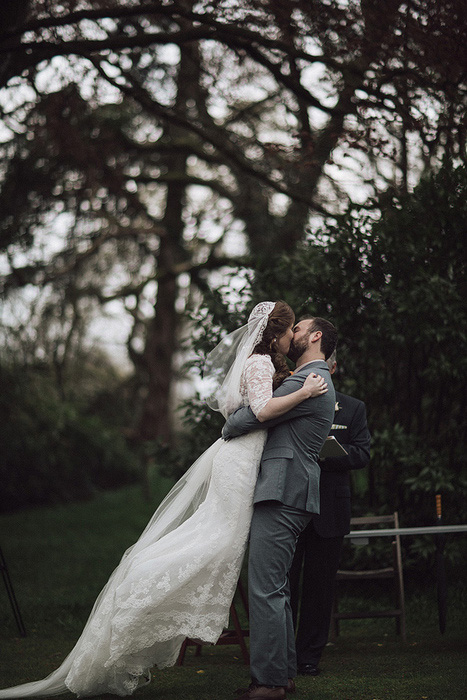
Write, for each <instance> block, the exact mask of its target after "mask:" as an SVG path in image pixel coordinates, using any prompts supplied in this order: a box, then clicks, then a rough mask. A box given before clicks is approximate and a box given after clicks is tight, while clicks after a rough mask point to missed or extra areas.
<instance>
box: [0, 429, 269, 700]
mask: <svg viewBox="0 0 467 700" xmlns="http://www.w3.org/2000/svg"><path fill="white" fill-rule="evenodd" d="M265 435H266V432H265V431H257V432H255V433H251V434H249V435H245V436H244V437H241V438H238V439H236V440H232V441H230V442H227V443H226V442H224V441H223V440H218V441H217V442H215V443H214V444H213V445H212V446H211V447H210V448H209V449H208V450H207V451H206V452H205V453H204V454H203V455H201V457H200V458H199V459H198V460H197V461H196V462H195V463H194V464H193V466H192V467H191V468H190V469H189V470H188V472H187V473H186V474H185V475H184V477H182V479H180V481H179V482H178V483H177V484H176V485H175V486H174V488H173V489H172V491H171V492H170V493H169V495H168V496H167V497H166V499H165V500H164V501H163V502H162V504H161V505H160V507H159V508H158V509H157V511H156V512H155V514H154V516H153V518H152V519H151V521H150V522H149V523H148V525H147V527H146V529H145V530H144V532H143V533H142V535H141V537H140V538H139V540H138V541H137V542H136V544H135V545H133V546H132V547H130V549H128V550H127V551H126V552H125V554H124V556H123V558H122V560H121V562H120V564H119V565H118V567H117V568H116V569H115V571H114V572H113V574H112V575H111V577H110V579H109V581H108V582H107V584H106V586H105V587H104V589H103V590H102V592H101V593H100V595H99V597H98V598H97V600H96V602H95V604H94V607H93V609H92V611H91V614H90V616H89V619H88V622H87V623H86V626H85V628H84V630H83V632H82V634H81V636H80V638H79V640H78V642H77V643H76V645H75V647H74V648H73V650H72V651H71V653H70V654H69V655H68V657H67V658H66V659H65V661H64V662H63V663H62V665H61V666H60V667H59V668H58V669H57V670H56V671H54V672H53V673H52V674H51V675H50V676H48V677H47V678H45V679H43V680H41V681H36V682H33V683H27V684H24V685H20V686H15V687H14V688H8V689H5V690H1V691H0V698H21V697H31V696H45V695H47V696H52V695H58V694H61V693H64V692H67V691H69V690H70V691H72V692H73V693H75V694H76V695H77V696H78V697H88V696H92V695H97V694H101V693H113V694H116V695H129V694H131V693H133V692H134V690H135V689H136V688H137V687H138V685H141V683H142V682H144V681H145V679H147V678H148V677H150V672H149V669H150V668H151V667H153V666H157V667H158V668H163V667H166V666H170V665H173V664H174V663H175V661H176V659H177V656H178V653H179V650H180V646H181V644H182V642H183V640H184V638H185V637H195V638H198V639H202V640H203V641H205V642H208V643H209V642H210V643H215V642H216V641H217V639H218V638H219V636H220V634H221V632H222V630H223V628H224V627H225V626H226V625H227V623H228V616H229V607H230V604H231V601H232V598H233V595H234V592H235V587H236V583H237V580H238V575H239V572H240V567H241V564H242V559H243V555H244V552H245V547H246V542H247V537H248V532H249V526H250V520H251V513H252V501H253V491H254V486H255V483H256V477H257V471H258V466H259V461H260V457H261V453H262V450H263V446H264V441H265Z"/></svg>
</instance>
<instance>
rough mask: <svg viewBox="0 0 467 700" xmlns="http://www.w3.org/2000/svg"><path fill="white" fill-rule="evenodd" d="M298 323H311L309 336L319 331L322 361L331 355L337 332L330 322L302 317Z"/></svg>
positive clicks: (314, 317)
mask: <svg viewBox="0 0 467 700" xmlns="http://www.w3.org/2000/svg"><path fill="white" fill-rule="evenodd" d="M300 321H311V323H310V327H309V329H308V332H309V334H310V335H311V333H313V332H314V331H321V333H322V335H321V351H322V352H323V353H324V359H325V360H327V359H328V357H330V356H331V355H332V353H333V352H334V350H335V349H336V347H337V331H336V329H335V327H334V326H333V325H332V323H331V322H330V321H326V319H325V318H321V317H320V316H303V317H302V318H301V319H300Z"/></svg>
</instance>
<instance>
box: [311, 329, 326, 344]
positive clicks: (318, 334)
mask: <svg viewBox="0 0 467 700" xmlns="http://www.w3.org/2000/svg"><path fill="white" fill-rule="evenodd" d="M322 336H323V331H312V332H311V333H310V338H309V341H308V342H309V343H310V344H311V343H317V342H318V341H320V342H321V338H322Z"/></svg>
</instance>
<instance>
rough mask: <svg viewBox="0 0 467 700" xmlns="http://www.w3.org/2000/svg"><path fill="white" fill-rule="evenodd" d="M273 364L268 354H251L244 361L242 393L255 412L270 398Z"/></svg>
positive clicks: (256, 413)
mask: <svg viewBox="0 0 467 700" xmlns="http://www.w3.org/2000/svg"><path fill="white" fill-rule="evenodd" d="M273 375H274V365H273V364H272V361H271V358H270V357H269V355H257V354H255V355H252V356H251V357H249V358H248V360H247V361H246V363H245V369H244V372H243V385H244V387H243V388H244V392H243V393H244V394H246V398H247V401H248V403H249V404H250V407H251V410H252V411H253V413H254V414H255V416H257V415H258V413H259V412H260V411H261V409H262V408H264V407H265V405H266V404H267V402H268V401H269V399H270V398H272V377H273Z"/></svg>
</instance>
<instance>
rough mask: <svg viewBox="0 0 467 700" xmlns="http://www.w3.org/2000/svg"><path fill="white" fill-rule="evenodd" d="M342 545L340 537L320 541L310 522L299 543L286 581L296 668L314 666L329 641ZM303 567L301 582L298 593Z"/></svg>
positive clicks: (321, 538)
mask: <svg viewBox="0 0 467 700" xmlns="http://www.w3.org/2000/svg"><path fill="white" fill-rule="evenodd" d="M343 541H344V537H343V536H339V537H321V536H320V535H318V533H317V532H316V530H315V527H314V524H313V521H311V522H310V523H309V524H308V525H307V527H306V528H305V530H304V531H303V532H302V534H301V535H300V537H299V539H298V542H297V549H296V552H295V557H294V560H293V563H292V567H291V569H290V572H289V579H290V600H291V607H292V615H293V621H294V627H295V630H296V651H297V664H298V665H299V666H300V665H303V664H312V665H317V664H318V663H319V660H320V658H321V654H322V652H323V649H324V647H325V646H326V643H327V641H328V635H329V625H330V622H331V611H332V602H333V599H334V590H335V580H336V573H337V569H338V568H339V559H340V556H341V551H342V543H343ZM302 566H303V579H302V585H301V590H300V574H301V571H302ZM300 593H301V595H300ZM299 611H300V614H298V613H299ZM297 620H298V624H297Z"/></svg>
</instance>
